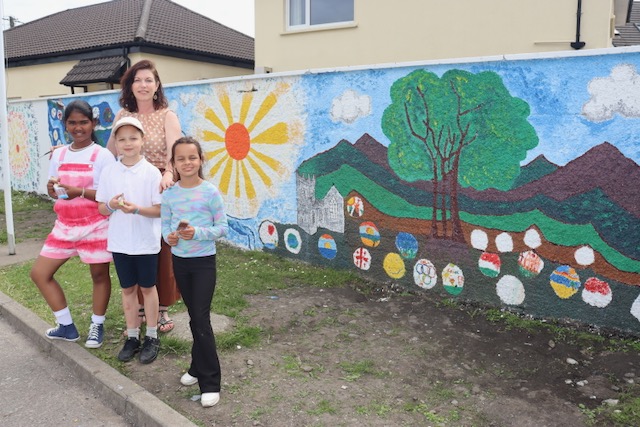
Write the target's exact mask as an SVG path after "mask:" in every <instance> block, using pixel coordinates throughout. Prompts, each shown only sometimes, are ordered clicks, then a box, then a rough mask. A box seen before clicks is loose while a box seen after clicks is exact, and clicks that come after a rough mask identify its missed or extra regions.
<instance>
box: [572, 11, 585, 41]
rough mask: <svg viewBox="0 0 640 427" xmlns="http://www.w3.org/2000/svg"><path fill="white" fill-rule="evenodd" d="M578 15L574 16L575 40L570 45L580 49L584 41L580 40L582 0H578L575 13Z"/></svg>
mask: <svg viewBox="0 0 640 427" xmlns="http://www.w3.org/2000/svg"><path fill="white" fill-rule="evenodd" d="M576 14H577V15H578V16H577V18H576V41H574V42H573V43H571V47H572V48H574V49H576V50H578V49H582V48H583V47H584V45H585V44H586V43H585V42H581V41H580V17H581V16H582V0H578V12H577V13H576Z"/></svg>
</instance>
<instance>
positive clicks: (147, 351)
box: [140, 337, 160, 364]
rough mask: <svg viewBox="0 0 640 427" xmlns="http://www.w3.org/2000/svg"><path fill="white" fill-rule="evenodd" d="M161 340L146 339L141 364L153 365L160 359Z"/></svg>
mask: <svg viewBox="0 0 640 427" xmlns="http://www.w3.org/2000/svg"><path fill="white" fill-rule="evenodd" d="M159 350H160V340H159V339H158V338H151V337H144V343H143V344H142V350H140V363H145V364H146V363H151V362H153V361H154V360H156V357H158V351H159Z"/></svg>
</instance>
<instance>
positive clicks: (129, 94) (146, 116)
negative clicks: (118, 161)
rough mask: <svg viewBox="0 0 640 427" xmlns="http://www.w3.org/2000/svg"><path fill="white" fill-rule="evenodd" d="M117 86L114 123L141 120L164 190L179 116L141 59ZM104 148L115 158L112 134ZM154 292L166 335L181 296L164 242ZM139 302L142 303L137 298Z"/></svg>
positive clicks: (150, 64) (148, 64)
mask: <svg viewBox="0 0 640 427" xmlns="http://www.w3.org/2000/svg"><path fill="white" fill-rule="evenodd" d="M120 85H121V87H122V89H121V92H120V106H121V107H122V109H121V110H120V111H119V112H118V113H117V114H116V117H115V120H114V122H117V121H118V120H119V119H120V118H122V117H127V116H131V117H135V118H137V119H138V120H140V122H141V123H142V126H143V127H144V130H145V144H144V148H143V153H142V154H143V155H144V157H145V158H146V159H147V161H149V162H150V163H151V164H153V165H154V166H155V167H157V168H158V169H159V170H160V172H161V173H162V181H161V183H160V187H161V190H165V189H167V188H168V187H170V186H172V185H173V182H174V180H173V168H172V166H171V163H170V156H171V147H172V146H173V144H174V143H175V142H176V140H177V139H178V138H180V137H181V129H180V122H179V120H178V116H177V115H176V114H175V113H174V112H173V111H171V110H170V109H169V108H168V106H169V103H168V101H167V98H166V97H165V96H164V91H163V90H162V82H161V81H160V76H159V75H158V71H157V70H156V67H155V64H154V63H153V62H151V61H149V60H146V59H143V60H141V61H139V62H137V63H135V64H134V65H132V66H131V67H130V68H129V69H128V70H127V71H126V72H125V73H124V75H123V76H122V79H120ZM107 148H108V149H109V150H111V152H112V153H113V154H114V155H117V151H116V146H115V140H114V136H113V134H112V135H111V136H110V137H109V141H108V142H107ZM157 288H158V298H159V301H160V312H159V313H158V329H159V330H160V332H169V331H170V330H172V329H173V321H172V320H171V319H170V318H169V314H168V312H167V309H168V307H169V306H171V305H172V304H173V303H175V302H176V301H177V300H178V299H180V293H179V291H178V288H177V286H176V282H175V278H174V276H173V267H172V264H171V248H170V247H169V246H168V245H167V244H166V243H165V242H164V241H163V242H162V249H161V250H160V258H159V259H158V283H157ZM138 301H142V296H141V295H140V294H138ZM141 306H142V304H141ZM142 312H143V311H142ZM146 314H147V315H149V314H150V313H146ZM140 317H142V313H141V316H140ZM141 320H142V319H141Z"/></svg>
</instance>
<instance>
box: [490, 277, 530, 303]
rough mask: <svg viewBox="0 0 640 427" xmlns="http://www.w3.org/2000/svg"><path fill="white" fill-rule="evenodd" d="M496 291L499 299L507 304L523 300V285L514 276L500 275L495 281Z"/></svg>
mask: <svg viewBox="0 0 640 427" xmlns="http://www.w3.org/2000/svg"><path fill="white" fill-rule="evenodd" d="M496 293H497V294H498V297H500V301H502V302H503V303H505V304H508V305H520V304H522V303H523V302H524V296H525V292H524V285H523V284H522V282H521V281H520V280H519V279H518V278H517V277H515V276H510V275H505V276H503V277H501V278H500V280H498V283H496Z"/></svg>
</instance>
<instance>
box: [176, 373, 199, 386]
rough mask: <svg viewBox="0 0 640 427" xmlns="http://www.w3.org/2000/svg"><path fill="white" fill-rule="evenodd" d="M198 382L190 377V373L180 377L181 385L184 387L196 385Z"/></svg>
mask: <svg viewBox="0 0 640 427" xmlns="http://www.w3.org/2000/svg"><path fill="white" fill-rule="evenodd" d="M197 382H198V379H197V378H196V377H194V376H191V375H189V372H187V373H186V374H184V375H183V376H182V377H180V384H182V385H194V384H196V383H197Z"/></svg>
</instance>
